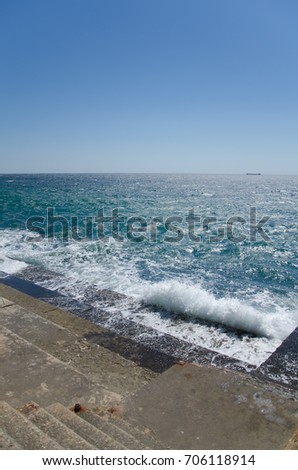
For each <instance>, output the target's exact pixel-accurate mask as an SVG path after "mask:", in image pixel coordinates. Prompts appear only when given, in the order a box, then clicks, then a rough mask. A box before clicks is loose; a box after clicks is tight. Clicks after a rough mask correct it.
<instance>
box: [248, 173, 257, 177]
mask: <svg viewBox="0 0 298 470" xmlns="http://www.w3.org/2000/svg"><path fill="white" fill-rule="evenodd" d="M246 174H247V175H258V176H259V175H261V173H246Z"/></svg>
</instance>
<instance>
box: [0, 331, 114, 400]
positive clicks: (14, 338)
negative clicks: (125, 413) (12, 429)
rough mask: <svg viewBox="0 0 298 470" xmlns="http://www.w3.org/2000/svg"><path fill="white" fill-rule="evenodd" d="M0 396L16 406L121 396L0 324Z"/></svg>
mask: <svg viewBox="0 0 298 470" xmlns="http://www.w3.org/2000/svg"><path fill="white" fill-rule="evenodd" d="M0 345H1V347H0V360H1V378H0V384H1V388H0V399H1V400H5V401H6V402H8V403H9V404H10V405H12V406H15V407H19V406H21V405H23V404H24V403H26V402H27V401H30V400H34V401H36V402H38V403H39V404H40V405H41V406H47V405H49V404H51V403H53V401H60V402H61V403H63V404H64V405H71V404H73V403H76V402H83V403H86V404H88V405H96V404H99V403H100V404H102V405H105V404H112V403H118V402H119V401H120V399H121V397H120V396H119V395H117V394H115V393H113V392H110V391H108V390H107V389H105V388H104V387H102V386H101V384H100V383H98V382H96V381H94V380H91V379H90V378H88V377H87V376H85V375H84V374H82V373H80V372H79V371H76V370H75V369H73V368H71V367H70V366H68V365H66V364H64V363H62V362H61V361H59V360H58V359H56V358H54V357H53V356H51V355H50V354H48V353H46V352H44V351H42V350H41V349H40V348H38V347H37V346H34V345H33V344H31V343H29V342H28V341H26V340H24V339H22V338H21V337H20V336H18V335H16V334H14V333H12V332H11V331H10V330H8V329H7V328H5V327H3V326H1V327H0Z"/></svg>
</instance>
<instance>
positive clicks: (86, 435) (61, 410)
mask: <svg viewBox="0 0 298 470" xmlns="http://www.w3.org/2000/svg"><path fill="white" fill-rule="evenodd" d="M46 410H47V411H48V412H49V413H50V414H51V415H52V416H54V417H56V418H57V419H59V420H60V421H61V422H62V423H64V424H65V425H66V426H67V427H69V428H70V429H72V431H74V432H75V433H76V434H78V435H79V436H81V437H82V438H83V439H85V440H86V441H88V442H89V443H90V444H91V446H92V447H93V449H102V450H124V449H126V447H125V446H124V445H123V444H122V443H120V442H118V441H116V440H115V439H114V438H113V437H111V436H109V435H107V434H105V433H104V432H103V431H101V430H100V429H97V428H96V427H94V426H93V425H92V424H90V423H88V422H87V421H85V420H83V419H82V418H80V416H79V415H78V414H76V413H74V412H73V411H70V410H69V409H67V408H66V407H64V406H63V405H61V404H60V403H54V404H52V405H50V406H48V407H47V408H46Z"/></svg>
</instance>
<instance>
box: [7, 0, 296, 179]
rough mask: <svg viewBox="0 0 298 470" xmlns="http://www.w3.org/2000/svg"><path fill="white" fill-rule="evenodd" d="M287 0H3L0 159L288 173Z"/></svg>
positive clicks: (130, 168) (290, 77) (45, 167)
mask: <svg viewBox="0 0 298 470" xmlns="http://www.w3.org/2000/svg"><path fill="white" fill-rule="evenodd" d="M297 20H298V2H297V1H296V0H283V1H281V0H278V1H277V0H249V1H248V0H42V1H41V0H2V1H1V2H0V70H1V73H0V90H1V93H0V159H1V165H0V172H12V173H13V172H28V173H31V172H54V173H55V172H186V173H243V172H244V173H245V172H247V171H260V172H262V173H273V174H297V173H298V28H297Z"/></svg>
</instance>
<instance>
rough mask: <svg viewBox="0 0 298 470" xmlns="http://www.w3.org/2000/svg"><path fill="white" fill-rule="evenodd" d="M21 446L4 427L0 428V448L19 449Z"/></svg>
mask: <svg viewBox="0 0 298 470" xmlns="http://www.w3.org/2000/svg"><path fill="white" fill-rule="evenodd" d="M19 449H21V447H20V446H19V445H18V443H17V442H16V441H15V440H14V439H13V438H12V437H11V436H9V435H8V434H7V433H6V432H5V431H3V429H1V428H0V450H19Z"/></svg>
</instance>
